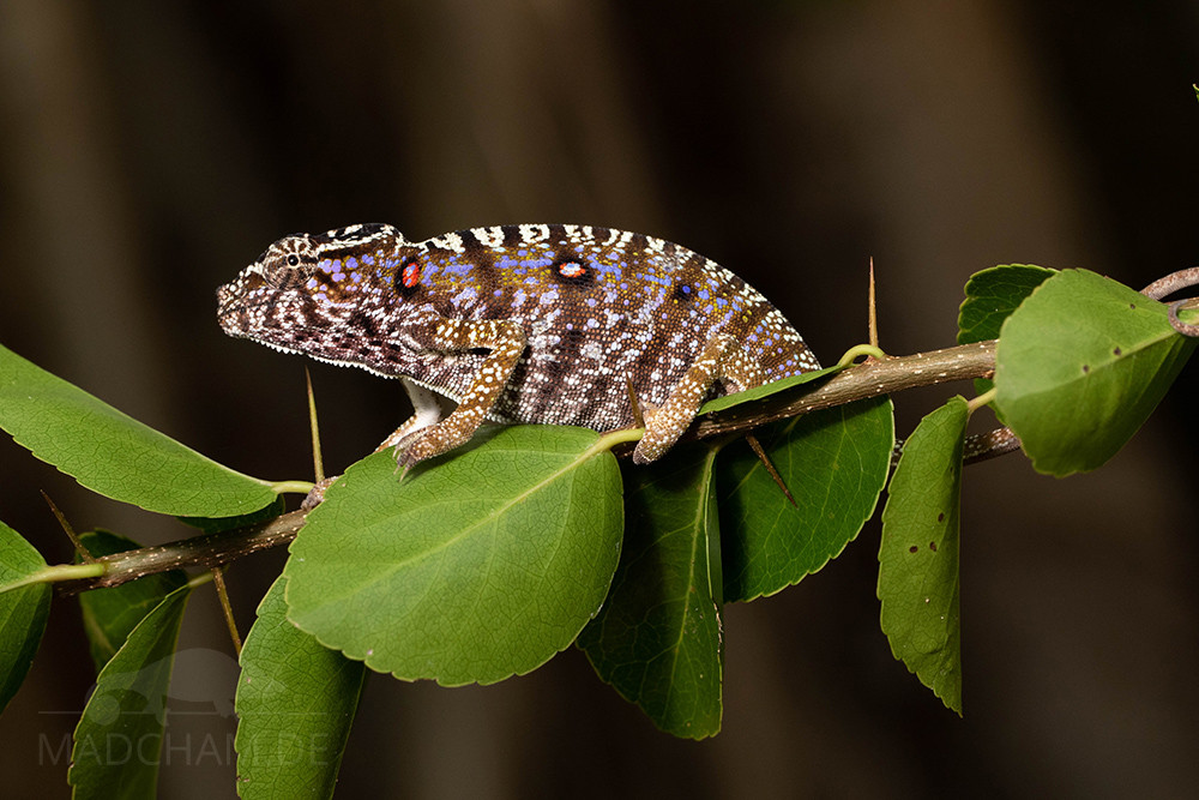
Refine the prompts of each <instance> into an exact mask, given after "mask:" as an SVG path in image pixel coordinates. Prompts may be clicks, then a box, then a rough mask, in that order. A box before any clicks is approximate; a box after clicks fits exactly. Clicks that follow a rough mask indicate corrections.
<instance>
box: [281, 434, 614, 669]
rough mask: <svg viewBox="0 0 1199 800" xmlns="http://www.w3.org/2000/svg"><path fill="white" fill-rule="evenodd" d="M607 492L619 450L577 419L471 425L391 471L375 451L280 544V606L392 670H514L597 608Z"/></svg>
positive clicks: (544, 655)
mask: <svg viewBox="0 0 1199 800" xmlns="http://www.w3.org/2000/svg"><path fill="white" fill-rule="evenodd" d="M432 466H435V467H436V468H431V467H432ZM620 496H621V487H620V470H619V468H618V467H617V465H616V459H615V458H614V457H613V456H612V454H611V453H610V452H608V451H607V450H605V449H603V445H601V444H599V434H597V433H595V432H594V431H590V430H585V429H583V428H570V427H562V426H547V425H522V426H516V427H508V428H501V429H499V430H494V429H493V430H490V431H487V432H486V433H483V432H481V433H480V434H479V435H476V436H475V439H474V440H472V442H471V443H470V444H469V445H467V446H466V447H465V448H460V449H458V450H456V451H454V452H453V453H450V454H447V455H445V456H442V457H440V458H438V459H433V460H431V461H430V462H426V463H422V464H421V465H419V466H418V467H416V468H415V469H414V470H413V471H412V472H410V473H409V474H408V475H407V476H406V477H405V478H404V479H403V481H401V480H400V478H399V476H398V475H397V474H396V467H395V458H394V457H393V456H392V454H390V453H388V452H382V453H377V454H375V455H372V456H369V457H368V458H366V459H364V460H362V461H359V462H358V463H357V464H355V465H353V466H352V467H350V468H349V469H348V470H346V474H345V475H344V476H343V477H342V478H341V479H340V480H338V481H337V482H336V483H335V484H333V485H332V486H331V487H330V488H329V491H328V493H327V495H326V499H325V502H324V503H322V504H321V505H320V506H318V507H317V508H316V509H315V510H314V511H313V512H312V513H311V514H309V516H308V522H307V524H306V525H305V526H304V529H303V530H302V531H300V533H299V535H298V536H297V537H296V539H295V541H294V542H292V544H291V558H290V559H289V560H288V562H287V566H286V567H285V568H284V575H286V576H287V605H288V608H289V611H288V618H289V619H291V620H292V621H293V622H295V623H296V624H297V625H299V626H300V628H301V629H303V630H304V631H307V632H308V633H310V634H312V635H313V636H315V637H316V638H317V639H318V640H319V641H320V642H321V643H322V644H324V645H325V646H327V647H333V648H336V649H338V650H341V651H343V652H344V653H345V654H346V655H347V656H349V657H350V658H355V659H360V660H365V661H366V663H367V666H369V667H370V668H372V669H375V670H379V671H382V672H391V673H394V674H395V675H396V677H398V678H403V679H407V680H413V679H417V678H432V679H434V680H436V681H438V682H439V683H442V684H445V685H451V686H453V685H459V684H465V683H472V682H478V683H494V682H495V681H500V680H503V679H504V678H507V677H509V676H511V675H516V674H524V673H526V672H529V671H530V670H533V669H535V668H537V667H539V666H540V665H541V664H543V663H545V662H546V661H547V660H549V659H550V658H551V657H552V656H553V655H554V654H555V653H557V652H558V651H560V650H562V649H563V648H565V647H567V646H568V645H570V643H571V642H573V641H574V639H575V637H576V636H578V634H579V631H580V630H582V629H583V626H584V625H585V624H586V623H587V621H588V620H590V619H591V617H592V616H593V615H594V614H595V613H596V611H598V610H599V607H600V604H601V603H602V602H603V600H604V596H605V595H606V594H607V592H608V586H609V584H610V583H611V581H612V573H613V572H614V571H615V569H616V563H617V558H618V556H619V554H620V538H621V528H622V513H621V505H620Z"/></svg>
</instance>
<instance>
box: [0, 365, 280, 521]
mask: <svg viewBox="0 0 1199 800" xmlns="http://www.w3.org/2000/svg"><path fill="white" fill-rule="evenodd" d="M0 428H3V429H4V430H6V431H8V432H9V433H10V434H12V437H13V439H15V440H16V441H17V443H18V444H21V445H23V446H24V447H26V448H28V449H29V450H30V451H32V452H33V454H34V455H35V456H37V457H38V458H40V459H41V460H43V461H46V462H49V463H50V464H53V465H54V466H55V467H57V468H58V469H60V470H61V471H63V472H65V473H66V474H68V475H71V476H72V477H74V478H75V480H77V481H79V483H80V484H82V485H83V486H86V487H87V488H89V489H91V490H92V491H94V492H97V493H99V494H102V495H104V496H105V497H111V498H112V499H114V500H120V501H122V502H125V503H132V504H134V505H137V506H141V507H142V508H144V509H146V510H148V511H157V512H160V513H163V514H177V515H187V516H212V517H223V516H232V515H235V514H245V513H247V512H250V511H253V510H255V509H259V508H262V507H263V506H265V505H266V504H267V503H270V502H271V501H272V500H274V499H275V496H276V493H275V491H274V490H273V489H272V488H271V484H270V483H268V482H266V481H261V480H258V479H257V478H251V477H249V476H247V475H243V474H241V473H240V472H234V471H233V470H231V469H229V468H228V467H224V466H222V465H220V464H218V463H216V462H215V461H213V460H211V459H209V458H208V457H206V456H203V455H200V454H199V453H197V452H196V451H195V450H192V449H191V448H188V447H185V446H184V445H182V444H180V443H179V442H176V441H175V440H174V439H171V438H169V437H167V436H165V435H163V434H161V433H159V432H158V431H156V430H154V429H153V428H150V427H148V426H146V425H144V424H142V423H140V422H138V421H137V420H135V419H133V418H131V417H129V416H127V415H126V414H123V413H121V412H120V411H117V410H116V409H115V408H113V407H112V406H110V405H108V404H107V403H104V402H102V401H101V400H98V399H96V398H95V397H93V396H91V395H90V394H88V393H87V392H85V391H83V390H82V389H79V388H78V387H75V386H72V385H71V384H69V383H67V382H66V381H64V380H62V379H61V378H58V377H55V376H54V375H51V374H50V373H49V372H46V371H45V370H43V369H41V368H40V367H37V366H35V365H34V364H32V363H30V362H29V361H26V360H25V359H23V358H21V357H20V356H18V355H17V354H16V353H14V352H12V351H11V350H9V349H7V348H5V347H3V346H0Z"/></svg>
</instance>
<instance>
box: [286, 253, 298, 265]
mask: <svg viewBox="0 0 1199 800" xmlns="http://www.w3.org/2000/svg"><path fill="white" fill-rule="evenodd" d="M299 263H300V257H299V256H298V255H296V254H295V253H292V254H291V255H289V256H288V257H287V265H288V266H289V267H294V266H296V265H298V264H299Z"/></svg>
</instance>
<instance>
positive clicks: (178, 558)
mask: <svg viewBox="0 0 1199 800" xmlns="http://www.w3.org/2000/svg"><path fill="white" fill-rule="evenodd" d="M307 516H308V512H307V511H304V510H300V511H290V512H288V513H286V514H280V515H279V516H277V517H275V518H274V519H271V520H267V521H266V522H261V523H259V524H257V525H251V526H249V527H247V528H237V529H235V530H231V531H220V532H219V533H204V534H201V535H199V536H193V537H191V538H190V539H180V540H179V541H176V542H170V543H169V544H163V545H157V546H155V547H143V548H140V549H138V550H126V551H125V552H123V553H113V554H112V555H110V556H102V557H100V558H97V559H96V561H95V562H94V563H99V564H103V565H104V568H105V569H104V574H103V575H99V576H97V577H94V578H84V579H82V580H77V581H63V582H62V583H60V584H59V585H58V588H59V591H61V592H63V593H64V594H75V593H76V592H83V591H87V590H88V589H102V588H104V587H106V586H119V585H120V584H122V583H127V582H129V581H133V580H137V579H138V578H142V577H145V576H146V575H151V574H153V573H156V572H167V571H168V570H172V569H181V568H183V567H203V568H205V569H212V568H213V567H218V566H221V565H222V564H228V563H230V562H232V561H236V560H237V559H239V558H242V557H243V556H248V555H250V554H251V553H257V552H258V551H259V550H269V549H270V548H272V547H278V546H279V545H282V544H287V543H288V542H290V541H291V540H292V539H294V538H296V534H297V533H298V532H299V530H300V528H302V527H304V519H305V517H307Z"/></svg>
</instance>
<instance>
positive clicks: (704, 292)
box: [699, 289, 708, 300]
mask: <svg viewBox="0 0 1199 800" xmlns="http://www.w3.org/2000/svg"><path fill="white" fill-rule="evenodd" d="M699 299H700V300H707V299H708V290H707V289H700V290H699Z"/></svg>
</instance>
